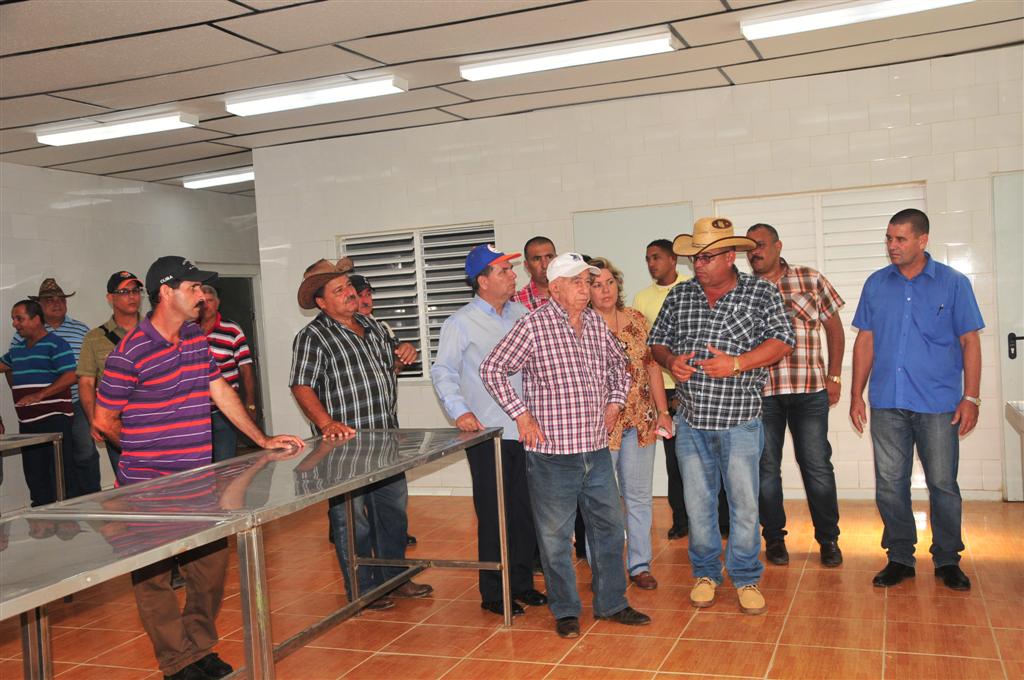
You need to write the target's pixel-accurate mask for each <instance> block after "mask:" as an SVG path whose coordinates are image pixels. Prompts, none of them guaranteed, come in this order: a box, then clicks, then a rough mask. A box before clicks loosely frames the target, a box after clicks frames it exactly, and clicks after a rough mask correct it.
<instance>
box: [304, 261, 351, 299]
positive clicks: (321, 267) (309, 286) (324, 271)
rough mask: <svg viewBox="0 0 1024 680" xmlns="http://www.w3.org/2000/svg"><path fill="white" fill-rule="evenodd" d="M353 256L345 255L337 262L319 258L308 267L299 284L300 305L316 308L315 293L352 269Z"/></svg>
mask: <svg viewBox="0 0 1024 680" xmlns="http://www.w3.org/2000/svg"><path fill="white" fill-rule="evenodd" d="M352 269H353V267H352V258H350V257H343V258H341V259H340V260H338V261H337V262H330V261H328V260H317V261H316V262H314V263H313V264H311V265H309V267H307V268H306V271H305V272H303V274H302V284H301V285H300V286H299V307H302V308H303V309H316V300H315V299H314V295H315V294H316V292H317V291H318V290H320V289H321V288H322V287H323V286H325V285H327V282H328V281H330V280H331V279H336V278H338V277H339V276H343V275H345V274H348V273H349V272H350V271H352Z"/></svg>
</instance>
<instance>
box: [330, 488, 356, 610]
mask: <svg viewBox="0 0 1024 680" xmlns="http://www.w3.org/2000/svg"><path fill="white" fill-rule="evenodd" d="M354 508H355V502H354V500H353V494H352V492H349V493H347V494H345V526H346V527H347V528H348V531H346V532H345V542H346V543H348V565H347V567H348V583H349V588H350V589H351V591H352V597H351V598H349V602H353V601H355V600H358V599H359V567H358V566H357V565H358V562H359V556H358V555H357V554H356V514H355V509H354ZM334 540H338V537H337V536H335V537H334Z"/></svg>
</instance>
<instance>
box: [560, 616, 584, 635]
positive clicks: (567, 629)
mask: <svg viewBox="0 0 1024 680" xmlns="http://www.w3.org/2000/svg"><path fill="white" fill-rule="evenodd" d="M555 632H556V633H558V637H564V638H576V637H579V636H580V620H579V619H578V618H576V617H575V616H566V617H565V618H562V619H558V620H557V621H555Z"/></svg>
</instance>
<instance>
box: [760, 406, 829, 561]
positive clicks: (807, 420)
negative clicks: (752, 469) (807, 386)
mask: <svg viewBox="0 0 1024 680" xmlns="http://www.w3.org/2000/svg"><path fill="white" fill-rule="evenodd" d="M761 421H762V422H763V423H764V451H763V452H762V453H761V490H760V514H761V534H762V535H763V536H764V539H765V541H772V540H778V539H781V538H782V537H783V536H785V535H786V510H785V507H784V506H783V504H782V445H783V443H785V441H786V426H787V425H788V426H789V431H790V433H791V434H792V435H793V452H794V454H795V455H796V462H797V465H799V466H800V476H801V477H802V478H803V482H804V490H805V491H806V492H807V506H808V507H809V508H810V511H811V521H812V522H813V523H814V538H815V540H817V541H818V543H826V542H829V541H835V540H838V539H839V501H838V499H837V494H836V475H835V472H834V471H833V469H832V445H831V444H829V442H828V392H827V391H826V390H821V391H820V392H812V393H810V394H780V395H776V396H774V397H765V398H764V400H763V401H762V415H761Z"/></svg>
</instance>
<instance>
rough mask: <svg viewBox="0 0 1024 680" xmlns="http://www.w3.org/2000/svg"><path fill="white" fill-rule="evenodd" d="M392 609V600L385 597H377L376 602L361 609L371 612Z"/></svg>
mask: <svg viewBox="0 0 1024 680" xmlns="http://www.w3.org/2000/svg"><path fill="white" fill-rule="evenodd" d="M394 608H395V601H394V600H392V599H391V598H390V597H388V596H387V595H385V596H384V597H378V598H377V599H376V600H374V601H373V602H371V603H370V604H368V605H366V606H365V607H363V609H368V610H370V611H371V612H382V611H384V610H385V609H394Z"/></svg>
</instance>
